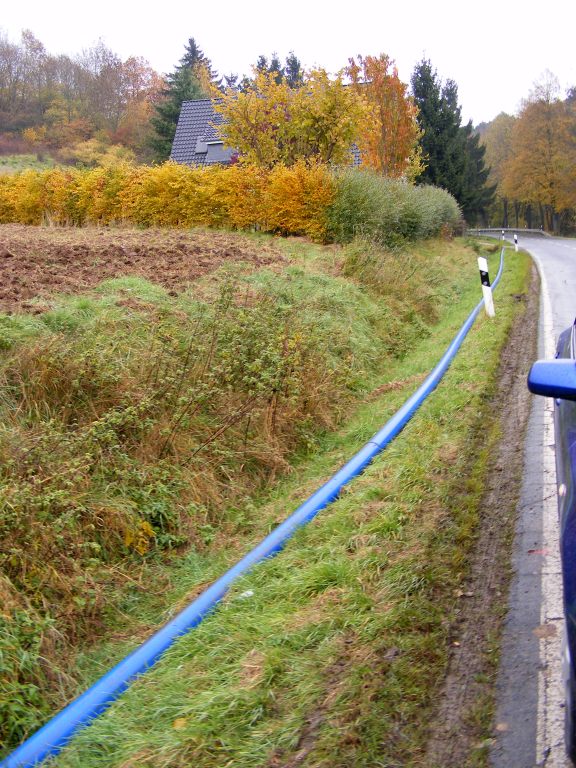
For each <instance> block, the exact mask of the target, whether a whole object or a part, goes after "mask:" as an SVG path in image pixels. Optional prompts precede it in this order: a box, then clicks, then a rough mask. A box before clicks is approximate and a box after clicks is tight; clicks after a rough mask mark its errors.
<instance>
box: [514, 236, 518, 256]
mask: <svg viewBox="0 0 576 768" xmlns="http://www.w3.org/2000/svg"><path fill="white" fill-rule="evenodd" d="M514 250H515V251H516V253H518V235H514Z"/></svg>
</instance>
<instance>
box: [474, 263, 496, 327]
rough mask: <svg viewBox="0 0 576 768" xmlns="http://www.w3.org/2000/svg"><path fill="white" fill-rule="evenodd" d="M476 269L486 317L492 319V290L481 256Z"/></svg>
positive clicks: (485, 264) (486, 268) (493, 313)
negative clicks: (478, 273) (478, 274)
mask: <svg viewBox="0 0 576 768" xmlns="http://www.w3.org/2000/svg"><path fill="white" fill-rule="evenodd" d="M478 269H479V270H480V282H481V283H482V294H483V296H484V309H485V310H486V314H487V315H488V317H494V315H495V314H496V312H495V311H494V300H493V298H492V288H491V287H490V278H489V277H488V262H487V261H486V259H485V258H484V257H483V256H479V257H478Z"/></svg>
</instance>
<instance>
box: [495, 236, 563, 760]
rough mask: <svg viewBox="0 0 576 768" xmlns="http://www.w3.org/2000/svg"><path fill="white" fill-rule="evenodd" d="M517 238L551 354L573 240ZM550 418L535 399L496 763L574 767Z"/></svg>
mask: <svg viewBox="0 0 576 768" xmlns="http://www.w3.org/2000/svg"><path fill="white" fill-rule="evenodd" d="M512 236H513V235H512V233H510V239H512ZM518 236H519V246H520V247H521V248H524V249H526V250H527V251H528V252H529V253H530V254H531V255H532V257H533V259H534V261H535V262H536V265H537V267H538V269H539V272H540V276H541V302H540V327H539V341H538V354H539V357H541V358H552V357H554V352H555V345H556V339H557V338H558V336H559V334H560V332H561V331H562V330H564V328H566V327H567V326H569V325H571V324H572V322H573V321H574V318H575V317H576V240H568V239H563V238H548V237H543V236H526V235H523V234H522V231H521V230H520V231H519V232H518ZM552 415H553V403H552V401H551V400H549V399H545V398H540V397H534V398H533V405H532V410H531V414H530V420H529V424H528V429H527V436H526V443H525V455H524V480H523V486H522V493H521V498H520V501H519V517H518V523H517V528H516V537H515V544H514V553H513V568H514V577H513V581H512V585H511V590H510V602H509V612H508V616H507V619H506V624H505V628H504V635H503V647H502V657H501V666H500V674H499V680H498V691H497V699H498V703H497V713H496V722H495V732H496V734H497V736H496V739H495V745H494V747H493V749H492V751H491V764H492V766H493V768H535V767H536V766H538V767H539V768H540V767H541V768H544V767H545V768H566V766H571V763H570V761H569V760H568V759H567V758H566V756H565V751H564V711H563V699H564V694H563V687H562V671H561V639H562V632H563V618H562V586H561V577H560V562H559V557H558V526H557V506H556V473H555V465H554V429H553V423H552Z"/></svg>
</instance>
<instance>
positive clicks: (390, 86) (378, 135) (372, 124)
mask: <svg viewBox="0 0 576 768" xmlns="http://www.w3.org/2000/svg"><path fill="white" fill-rule="evenodd" d="M346 72H347V74H348V76H349V78H350V81H351V84H352V87H353V89H354V91H355V92H356V94H357V95H358V97H359V98H360V99H362V100H364V101H365V103H366V106H367V119H364V120H362V121H361V123H360V126H359V134H358V145H359V147H360V151H361V155H362V163H363V164H365V165H368V166H370V167H372V168H374V169H375V170H377V171H379V172H380V173H382V174H384V175H385V176H389V177H391V178H400V177H403V176H405V177H409V178H414V176H417V175H419V174H420V173H421V172H422V170H423V168H422V164H421V150H420V144H419V138H420V133H421V132H420V128H419V126H418V121H417V119H416V116H417V109H416V106H415V104H414V101H413V99H412V98H411V97H410V96H409V95H408V86H407V85H406V84H405V83H403V82H402V81H401V80H400V78H399V77H398V71H397V69H396V67H395V66H394V62H393V61H392V60H391V59H390V58H389V57H388V56H386V55H385V54H380V56H378V57H376V56H366V57H363V56H358V57H357V58H356V59H350V60H349V65H348V67H347V70H346Z"/></svg>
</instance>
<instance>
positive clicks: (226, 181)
mask: <svg viewBox="0 0 576 768" xmlns="http://www.w3.org/2000/svg"><path fill="white" fill-rule="evenodd" d="M335 189H336V187H335V182H334V180H333V178H332V175H331V173H330V170H329V169H328V168H327V167H326V166H323V165H307V164H306V163H304V162H301V163H296V164H295V165H294V166H292V167H290V168H287V167H285V166H283V165H278V166H276V167H275V168H273V169H272V170H270V171H267V170H262V169H259V168H256V167H254V166H252V165H243V164H237V165H233V166H230V167H222V166H216V167H214V166H213V167H208V168H189V167H187V166H184V165H178V164H177V163H171V162H168V163H165V164H164V165H160V166H155V167H146V166H141V167H133V166H129V165H122V164H120V165H116V166H110V167H106V168H104V167H100V168H94V169H90V170H82V171H81V170H63V169H55V170H52V171H46V172H42V173H37V172H32V171H27V172H25V173H22V174H19V175H16V176H3V177H1V178H0V222H2V223H10V222H18V223H21V224H42V223H43V222H50V223H52V224H62V225H66V224H71V225H77V226H82V225H83V224H105V225H106V224H111V223H115V222H118V223H131V224H136V225H139V226H169V227H193V226H205V227H218V228H230V229H253V230H254V229H256V230H260V231H263V232H279V233H282V234H286V235H288V234H298V235H307V236H308V237H311V238H312V239H314V240H323V239H324V237H325V233H326V210H327V208H328V206H329V205H330V204H331V203H332V201H333V199H334V195H335Z"/></svg>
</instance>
